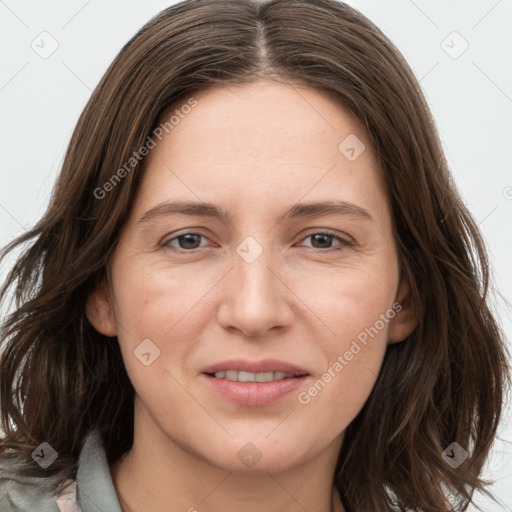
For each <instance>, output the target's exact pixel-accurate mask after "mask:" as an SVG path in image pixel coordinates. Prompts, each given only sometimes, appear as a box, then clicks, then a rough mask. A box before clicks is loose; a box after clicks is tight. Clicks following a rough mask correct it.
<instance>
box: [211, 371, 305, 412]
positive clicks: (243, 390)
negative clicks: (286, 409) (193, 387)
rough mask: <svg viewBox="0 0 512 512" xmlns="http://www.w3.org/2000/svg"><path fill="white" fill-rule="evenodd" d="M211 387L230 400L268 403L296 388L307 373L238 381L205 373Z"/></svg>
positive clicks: (257, 403)
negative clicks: (296, 375) (261, 380)
mask: <svg viewBox="0 0 512 512" xmlns="http://www.w3.org/2000/svg"><path fill="white" fill-rule="evenodd" d="M202 375H203V377H205V378H206V380H207V383H208V384H209V385H210V386H211V388H212V389H213V390H214V391H215V392H216V393H218V394H219V395H221V396H222V397H224V398H227V399H228V400H230V401H231V402H235V403H236V404H239V405H245V406H251V407H253V406H258V405H269V404H272V403H274V402H277V401H278V400H280V399H281V398H283V397H284V396H286V395H288V394H289V393H291V392H292V391H295V390H297V389H298V388H299V387H300V386H302V384H303V383H304V381H305V380H306V379H307V378H308V375H304V376H302V377H291V378H289V379H282V380H275V381H271V382H238V381H233V380H228V379H217V378H215V377H212V376H210V375H207V374H205V373H203V374H202Z"/></svg>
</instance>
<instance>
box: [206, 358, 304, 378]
mask: <svg viewBox="0 0 512 512" xmlns="http://www.w3.org/2000/svg"><path fill="white" fill-rule="evenodd" d="M227 370H237V371H239V372H251V373H263V372H284V373H291V374H292V375H295V376H298V375H309V372H308V371H307V370H305V369H304V368H301V367H300V366H297V365H294V364H291V363H287V362H285V361H279V360H277V359H262V360H260V361H248V360H244V359H230V360H228V361H222V362H220V363H216V364H212V365H211V366H207V367H206V368H203V370H202V373H212V374H213V373H216V372H222V371H227Z"/></svg>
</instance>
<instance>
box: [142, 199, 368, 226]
mask: <svg viewBox="0 0 512 512" xmlns="http://www.w3.org/2000/svg"><path fill="white" fill-rule="evenodd" d="M168 215H190V216H195V217H213V218H217V219H219V220H227V219H228V218H229V211H228V210H225V209H222V208H219V207H218V206H216V205H214V204H212V203H203V202H194V201H192V202H190V201H168V202H164V203H160V204H158V205H156V206H155V207H153V208H151V209H150V210H148V211H147V212H146V213H145V214H144V215H143V216H142V217H141V218H140V219H139V223H144V222H148V221H150V220H153V219H155V218H157V217H161V216H168ZM325 215H350V216H355V217H359V218H361V219H365V220H369V221H373V218H372V216H371V215H370V213H369V212H368V211H367V210H365V209H364V208H362V207H361V206H358V205H356V204H354V203H350V202H348V201H323V202H312V203H298V204H295V205H293V206H292V207H291V208H289V209H288V210H287V211H286V212H285V213H284V215H282V216H281V218H280V219H279V222H280V221H281V220H283V219H294V218H302V217H320V216H325Z"/></svg>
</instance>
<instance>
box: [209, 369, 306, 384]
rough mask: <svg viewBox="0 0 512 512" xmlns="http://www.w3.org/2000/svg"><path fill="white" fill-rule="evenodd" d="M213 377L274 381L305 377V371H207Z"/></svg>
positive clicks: (246, 380) (234, 379) (240, 380)
mask: <svg viewBox="0 0 512 512" xmlns="http://www.w3.org/2000/svg"><path fill="white" fill-rule="evenodd" d="M206 375H209V376H210V377H213V378H215V379H226V380H230V381H233V382H274V381H278V380H283V379H294V378H299V377H305V376H306V375H308V374H307V373H304V374H299V375H294V374H293V373H285V372H281V371H277V372H257V373H255V372H246V371H238V370H227V371H219V372H215V373H207V374H206Z"/></svg>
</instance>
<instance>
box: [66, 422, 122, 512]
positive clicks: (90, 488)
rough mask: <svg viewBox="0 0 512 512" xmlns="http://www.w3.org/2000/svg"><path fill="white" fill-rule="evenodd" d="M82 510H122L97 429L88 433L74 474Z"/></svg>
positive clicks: (98, 511) (120, 511) (99, 511)
mask: <svg viewBox="0 0 512 512" xmlns="http://www.w3.org/2000/svg"><path fill="white" fill-rule="evenodd" d="M76 481H77V485H78V496H79V500H80V505H81V508H82V512H122V510H121V506H120V505H119V501H118V499H117V494H116V491H115V488H114V483H113V482H112V477H111V475H110V469H109V466H108V462H107V455H106V453H105V448H104V445H103V441H102V439H101V435H100V433H99V431H97V430H94V431H92V432H90V433H89V435H88V436H87V438H86V441H85V444H84V446H83V448H82V451H81V452H80V458H79V462H78V472H77V475H76Z"/></svg>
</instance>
